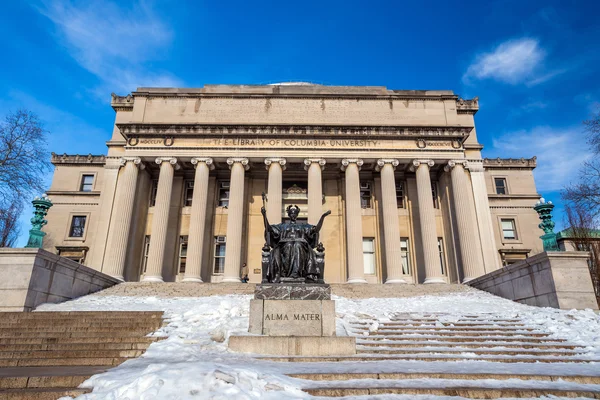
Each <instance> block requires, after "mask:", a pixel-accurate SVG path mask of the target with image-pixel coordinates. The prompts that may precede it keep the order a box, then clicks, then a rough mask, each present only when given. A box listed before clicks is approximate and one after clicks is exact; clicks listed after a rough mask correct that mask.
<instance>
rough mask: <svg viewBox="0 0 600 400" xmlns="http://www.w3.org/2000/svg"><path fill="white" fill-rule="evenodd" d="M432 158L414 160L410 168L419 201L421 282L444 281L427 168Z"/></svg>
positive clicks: (431, 165)
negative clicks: (422, 274) (423, 263)
mask: <svg viewBox="0 0 600 400" xmlns="http://www.w3.org/2000/svg"><path fill="white" fill-rule="evenodd" d="M434 164H435V163H434V162H433V160H414V161H413V166H412V170H414V171H416V176H417V200H418V202H419V221H420V222H421V242H422V245H423V259H424V261H425V281H424V282H423V283H446V280H445V279H444V276H443V275H442V266H441V264H440V255H439V252H438V242H437V229H436V225H435V209H434V208H433V197H432V194H431V178H430V176H429V168H430V167H433V165H434Z"/></svg>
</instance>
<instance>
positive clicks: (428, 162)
mask: <svg viewBox="0 0 600 400" xmlns="http://www.w3.org/2000/svg"><path fill="white" fill-rule="evenodd" d="M420 165H427V166H428V167H429V168H431V167H433V166H434V165H435V162H434V161H433V160H413V161H412V165H411V166H410V170H411V171H413V172H414V171H416V170H417V168H419V166H420Z"/></svg>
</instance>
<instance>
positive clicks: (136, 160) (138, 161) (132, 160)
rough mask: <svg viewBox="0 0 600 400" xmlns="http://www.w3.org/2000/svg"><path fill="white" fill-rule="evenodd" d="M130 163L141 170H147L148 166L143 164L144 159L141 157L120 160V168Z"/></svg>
mask: <svg viewBox="0 0 600 400" xmlns="http://www.w3.org/2000/svg"><path fill="white" fill-rule="evenodd" d="M128 162H132V163H134V164H135V165H137V166H139V168H140V169H141V170H143V169H145V168H146V166H145V165H144V164H142V159H141V158H139V157H121V158H120V160H119V164H120V166H125V164H127V163H128Z"/></svg>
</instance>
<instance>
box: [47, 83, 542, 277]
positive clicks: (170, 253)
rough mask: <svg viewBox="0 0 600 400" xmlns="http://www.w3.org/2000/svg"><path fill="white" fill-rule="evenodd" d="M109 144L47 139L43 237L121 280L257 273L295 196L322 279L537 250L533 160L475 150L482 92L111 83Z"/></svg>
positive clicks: (473, 273)
mask: <svg viewBox="0 0 600 400" xmlns="http://www.w3.org/2000/svg"><path fill="white" fill-rule="evenodd" d="M111 105H112V107H113V109H114V110H115V112H116V118H115V124H114V129H113V133H112V137H111V138H110V140H109V141H108V142H107V146H108V154H107V155H106V156H104V155H89V156H79V155H67V154H65V155H57V154H53V156H52V162H53V164H54V165H55V172H54V180H53V182H52V186H51V188H50V190H49V191H48V194H49V195H50V197H52V199H53V201H54V206H53V207H52V208H51V210H50V213H49V215H48V221H49V223H48V225H47V227H46V228H45V230H46V232H47V233H48V234H47V236H46V239H45V248H46V249H47V250H50V251H53V252H57V253H59V254H61V255H63V256H65V257H68V258H72V259H75V260H77V261H79V262H81V263H83V264H85V265H87V266H90V267H93V268H95V269H98V270H101V271H103V272H105V273H108V274H110V275H112V276H115V277H118V278H121V279H124V280H127V281H137V280H144V281H163V280H164V281H176V280H177V281H178V280H183V281H196V282H197V281H200V280H202V281H205V282H207V281H209V282H219V281H224V282H231V281H239V279H240V267H241V265H242V264H243V263H247V265H248V267H249V278H250V281H251V282H258V281H260V278H261V269H260V268H261V248H262V246H263V244H264V238H263V221H262V216H261V213H260V208H261V206H262V204H263V200H262V198H261V194H262V193H263V192H264V193H266V194H267V215H268V218H269V220H270V221H271V223H277V222H281V221H282V219H285V218H286V214H285V208H286V207H287V206H288V205H291V204H296V205H298V206H299V207H300V208H301V215H300V217H301V218H302V219H304V220H307V221H308V222H309V223H313V224H314V223H316V221H317V220H318V218H319V216H320V215H321V214H322V213H323V212H324V211H326V210H331V212H332V214H331V215H330V216H329V217H327V218H326V220H325V224H324V226H323V229H322V232H321V240H322V242H323V245H324V246H325V266H326V269H325V280H326V281H327V282H331V283H336V282H355V283H360V282H367V283H404V282H406V283H438V282H449V283H452V282H465V281H468V280H470V279H473V278H475V277H478V276H480V275H483V274H485V273H487V272H490V271H493V270H495V269H498V268H501V267H502V265H506V264H510V263H512V262H514V261H516V260H518V259H523V258H525V257H527V256H528V255H533V254H536V253H538V252H540V251H541V250H542V245H541V240H540V239H539V236H540V234H541V233H542V232H541V231H540V230H539V229H538V227H537V224H538V219H537V214H536V213H535V211H534V210H533V209H532V206H533V204H534V203H535V202H536V201H537V200H538V199H539V197H540V196H539V195H538V194H537V191H536V188H535V183H534V179H533V174H532V171H533V169H534V168H535V166H536V162H535V158H532V159H500V158H499V159H483V158H482V157H481V150H482V147H483V146H481V145H480V144H479V142H478V141H477V133H476V129H475V123H474V115H475V113H476V112H477V110H478V108H479V105H478V101H477V98H475V99H472V100H464V99H461V98H459V97H458V96H456V95H455V94H454V93H453V92H452V91H444V90H442V91H416V90H389V89H386V88H385V87H359V86H356V87H355V86H321V85H313V84H305V83H297V84H276V85H265V86H252V85H207V86H205V87H203V88H200V89H176V88H167V89H164V88H139V89H138V90H137V91H136V92H133V93H131V94H129V95H127V96H117V95H113V96H112V102H111Z"/></svg>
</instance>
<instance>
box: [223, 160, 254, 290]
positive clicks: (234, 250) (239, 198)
mask: <svg viewBox="0 0 600 400" xmlns="http://www.w3.org/2000/svg"><path fill="white" fill-rule="evenodd" d="M227 164H228V165H229V168H230V169H231V178H230V181H229V187H230V188H229V206H228V207H227V245H226V246H225V274H224V276H223V282H241V279H240V258H241V255H242V225H243V223H244V175H245V171H247V170H248V169H249V168H250V166H249V165H248V159H247V158H228V159H227Z"/></svg>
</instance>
